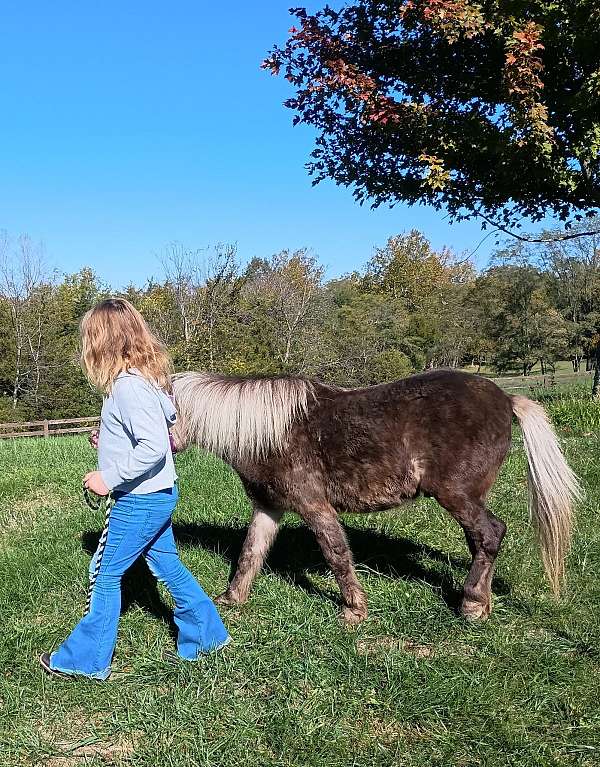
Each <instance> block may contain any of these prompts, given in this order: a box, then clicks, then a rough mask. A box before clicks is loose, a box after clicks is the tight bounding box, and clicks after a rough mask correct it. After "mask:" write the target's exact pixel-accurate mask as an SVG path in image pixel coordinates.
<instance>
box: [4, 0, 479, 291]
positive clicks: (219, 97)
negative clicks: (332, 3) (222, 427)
mask: <svg viewBox="0 0 600 767" xmlns="http://www.w3.org/2000/svg"><path fill="white" fill-rule="evenodd" d="M289 5H290V4H289V3H287V2H276V1H275V0H269V1H268V2H255V3H246V2H245V3H241V2H240V3H237V2H233V3H227V4H223V3H222V4H219V3H211V4H210V5H209V4H207V3H202V2H200V0H197V1H196V2H191V1H190V0H175V1H174V2H170V3H165V2H157V0H146V1H145V2H140V1H139V0H127V2H118V3H117V2H113V0H105V2H103V3H85V2H83V3H82V2H62V1H61V0H57V2H53V3H49V2H41V1H39V0H38V2H27V0H21V1H20V2H16V0H13V1H12V2H6V3H3V4H2V10H1V12H0V36H1V37H0V94H1V99H2V102H1V103H2V107H1V114H2V119H0V229H6V230H8V231H9V232H10V233H11V234H13V235H16V234H20V233H23V232H27V233H28V234H30V235H31V236H32V237H33V238H35V239H41V240H43V241H44V243H45V246H46V251H47V256H48V260H49V262H50V263H51V264H52V265H53V266H54V267H56V268H58V269H59V270H60V271H61V272H70V271H75V270H77V269H79V268H81V267H82V266H84V265H89V266H92V267H93V268H94V269H95V270H96V271H97V272H98V274H99V275H100V276H101V277H102V278H103V279H104V280H106V281H108V282H110V283H111V284H113V285H114V286H123V285H125V284H127V283H128V282H130V281H131V282H135V283H137V284H142V283H143V282H144V281H145V279H146V278H148V277H150V276H157V277H159V276H160V274H161V268H160V265H159V262H158V260H157V258H156V254H157V253H159V252H160V251H161V249H162V248H163V247H164V246H165V245H166V244H167V243H169V242H171V241H179V242H182V243H184V244H186V245H188V246H190V247H194V248H198V247H205V246H208V245H211V244H213V243H216V242H236V243H237V244H238V248H239V253H240V256H241V257H242V259H244V260H247V259H249V258H251V257H252V256H254V255H268V254H270V253H273V252H276V251H277V250H280V249H282V248H286V247H289V248H299V247H303V246H306V247H309V248H311V249H312V250H313V251H314V252H315V253H316V254H317V255H318V256H319V258H320V260H321V261H322V262H323V263H324V264H325V265H326V266H327V267H328V273H329V275H336V274H341V273H344V272H347V271H351V270H352V269H355V268H358V267H360V266H361V265H362V264H364V262H365V261H366V260H367V259H368V258H369V257H370V255H371V254H372V251H373V247H374V246H376V245H383V244H384V243H385V241H386V239H387V238H388V237H389V236H391V235H393V234H396V233H399V232H402V231H403V230H407V229H410V228H413V227H416V228H419V229H421V230H422V231H423V232H424V233H425V234H426V235H427V236H428V237H429V238H430V239H431V241H432V242H433V244H434V246H436V247H441V246H442V245H444V244H445V245H449V246H452V247H453V248H454V249H455V250H456V251H458V252H462V251H465V250H466V251H470V250H472V249H473V248H474V247H475V246H476V245H477V243H478V242H479V241H480V240H481V237H482V236H483V235H482V232H481V230H480V228H479V225H478V224H476V223H465V224H461V225H453V226H450V225H449V224H448V223H447V221H444V220H443V214H442V213H436V212H435V211H433V210H429V209H424V208H412V209H410V208H407V207H404V206H397V207H396V208H394V209H392V210H389V209H380V210H377V211H372V210H370V209H369V208H367V207H363V208H360V207H359V206H357V205H356V204H355V203H354V201H353V199H352V196H351V194H350V191H349V190H347V189H343V188H338V187H336V186H335V185H334V184H332V183H325V184H322V185H320V186H317V187H316V188H313V187H311V183H310V179H309V177H308V175H307V173H306V170H305V169H304V163H305V162H306V159H307V156H308V153H309V152H310V150H311V148H312V139H313V135H312V132H311V131H310V129H308V128H306V127H302V126H299V127H296V128H293V127H292V125H291V118H292V114H291V112H289V110H286V109H284V108H283V106H282V101H283V99H284V98H285V97H286V96H287V95H288V94H289V91H288V88H287V85H286V83H285V81H283V80H282V79H280V78H274V77H272V76H271V75H268V74H266V73H265V72H263V71H261V70H260V68H259V65H260V62H261V60H262V58H263V57H264V55H265V53H266V51H267V50H268V49H269V47H270V46H271V45H272V44H273V43H274V42H282V41H283V40H284V39H285V37H286V33H287V30H288V28H289V27H290V26H291V23H292V22H291V17H290V16H289V14H288V11H287V8H288V6H289ZM493 244H494V241H493V238H489V239H488V241H487V242H486V243H485V245H484V246H482V248H481V249H480V251H479V252H478V261H479V263H480V264H485V263H486V261H487V257H488V255H489V252H490V249H491V248H492V247H493Z"/></svg>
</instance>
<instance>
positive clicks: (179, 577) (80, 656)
mask: <svg viewBox="0 0 600 767" xmlns="http://www.w3.org/2000/svg"><path fill="white" fill-rule="evenodd" d="M176 503H177V487H173V488H172V489H169V490H162V491H159V492H157V493H148V494H145V495H134V494H133V493H125V494H122V495H118V494H117V495H116V501H115V505H114V506H113V508H112V511H111V514H110V522H109V525H108V538H107V541H106V548H105V550H104V555H103V557H102V560H101V565H100V571H99V573H98V579H97V580H96V585H95V586H94V591H93V594H92V603H91V608H90V612H89V613H88V614H87V615H86V616H85V618H83V619H82V620H81V621H79V623H78V624H77V626H75V628H74V629H73V631H72V633H71V635H70V636H69V637H68V638H67V639H66V640H65V641H64V642H63V643H62V644H61V645H60V647H59V648H58V650H56V652H54V653H52V655H51V659H50V665H51V667H52V668H53V669H56V670H57V671H63V672H66V673H68V674H81V675H83V676H88V677H92V678H94V679H106V678H107V677H108V676H109V675H110V663H111V660H112V655H113V652H114V649H115V644H116V641H117V627H118V623H119V615H120V613H121V578H122V577H123V574H124V573H125V571H126V570H127V569H128V568H129V567H130V566H131V565H132V564H133V563H134V562H135V560H136V559H137V558H138V557H139V556H140V555H143V556H144V557H145V559H146V562H147V563H148V567H149V568H150V570H151V572H152V574H153V575H154V576H155V577H156V578H158V579H159V580H161V581H162V582H163V583H164V584H165V585H166V587H167V588H168V589H169V591H170V592H171V594H172V596H173V599H174V600H175V605H176V607H175V613H174V618H175V623H176V625H177V629H178V636H177V652H178V654H179V656H180V657H182V658H185V659H186V660H196V659H197V658H198V656H199V655H200V654H201V653H206V652H210V651H211V650H215V649H218V648H219V647H221V646H222V645H224V644H225V643H226V642H227V641H228V640H229V635H228V634H227V630H226V628H225V626H224V625H223V622H222V621H221V618H220V617H219V613H218V612H217V609H216V607H215V606H214V604H213V603H212V601H211V600H210V599H209V597H208V596H207V595H206V594H205V593H204V591H203V590H202V589H201V587H200V585H199V584H198V582H197V581H196V579H195V578H194V576H193V575H192V574H191V573H190V571H189V570H188V569H187V568H186V567H184V566H183V564H182V563H181V560H180V559H179V554H178V553H177V547H176V545H175V539H174V537H173V528H172V525H171V514H172V513H173V510H174V508H175V504H176ZM96 556H97V552H96V555H95V556H94V559H93V560H92V564H91V567H90V571H91V570H92V569H93V567H94V564H95V559H96Z"/></svg>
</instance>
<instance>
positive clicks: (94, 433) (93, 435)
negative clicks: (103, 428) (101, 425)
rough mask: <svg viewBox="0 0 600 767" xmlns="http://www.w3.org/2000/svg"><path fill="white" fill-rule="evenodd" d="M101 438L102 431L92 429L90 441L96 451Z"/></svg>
mask: <svg viewBox="0 0 600 767" xmlns="http://www.w3.org/2000/svg"><path fill="white" fill-rule="evenodd" d="M99 436H100V430H99V429H92V431H91V432H90V434H89V437H88V440H89V443H90V445H91V446H92V447H93V448H94V450H98V437H99Z"/></svg>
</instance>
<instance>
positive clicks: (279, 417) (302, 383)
mask: <svg viewBox="0 0 600 767" xmlns="http://www.w3.org/2000/svg"><path fill="white" fill-rule="evenodd" d="M173 394H174V397H175V404H176V407H177V411H178V415H179V418H178V422H177V424H176V426H175V430H174V438H175V442H176V443H177V444H178V445H180V446H187V445H189V444H191V443H193V442H195V443H196V444H197V445H199V446H200V447H202V448H204V449H205V450H208V451H209V452H210V453H214V454H215V455H218V456H220V457H221V458H223V459H224V460H225V461H227V462H229V463H234V464H236V463H240V462H244V461H253V460H259V459H261V458H264V457H265V456H266V455H268V454H269V453H272V452H280V451H281V450H282V448H283V445H284V441H285V437H286V435H287V433H288V431H289V429H290V427H291V425H292V424H293V423H294V421H296V420H298V419H300V418H303V417H305V416H306V414H307V409H308V402H309V398H310V397H311V396H312V397H314V396H315V395H314V387H313V384H312V383H311V382H310V381H307V380H305V379H303V378H275V377H273V378H234V377H227V376H222V375H217V374H214V373H178V374H177V375H175V376H174V377H173Z"/></svg>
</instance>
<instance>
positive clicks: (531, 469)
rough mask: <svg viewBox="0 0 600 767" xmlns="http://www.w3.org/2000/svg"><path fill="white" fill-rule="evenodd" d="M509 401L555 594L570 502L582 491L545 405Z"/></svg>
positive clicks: (532, 515) (566, 543) (570, 514)
mask: <svg viewBox="0 0 600 767" xmlns="http://www.w3.org/2000/svg"><path fill="white" fill-rule="evenodd" d="M511 403H512V410H513V413H514V414H515V415H516V417H517V418H518V420H519V423H520V425H521V429H522V430H523V442H524V445H525V453H526V455H527V462H528V464H529V466H528V481H529V516H530V519H531V522H532V524H533V527H534V530H535V533H536V536H537V539H538V543H539V545H540V550H541V554H542V562H543V563H544V569H545V571H546V575H547V577H548V580H549V581H550V585H551V586H552V590H553V592H554V593H555V595H558V594H559V592H560V586H561V583H562V580H563V576H564V570H565V557H566V556H567V554H568V552H569V548H570V543H571V529H572V520H573V504H574V503H575V501H577V500H579V499H580V498H581V496H582V491H581V487H580V485H579V481H578V479H577V477H576V475H575V473H574V472H573V471H572V469H571V468H570V467H569V465H568V464H567V462H566V460H565V457H564V455H563V453H562V450H561V449H560V445H559V443H558V438H557V436H556V434H555V432H554V429H553V428H552V425H551V423H550V421H549V420H548V415H547V414H546V411H545V410H544V408H543V407H542V406H541V405H538V404H537V402H533V401H532V400H530V399H527V397H521V396H519V395H517V396H513V397H511Z"/></svg>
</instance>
